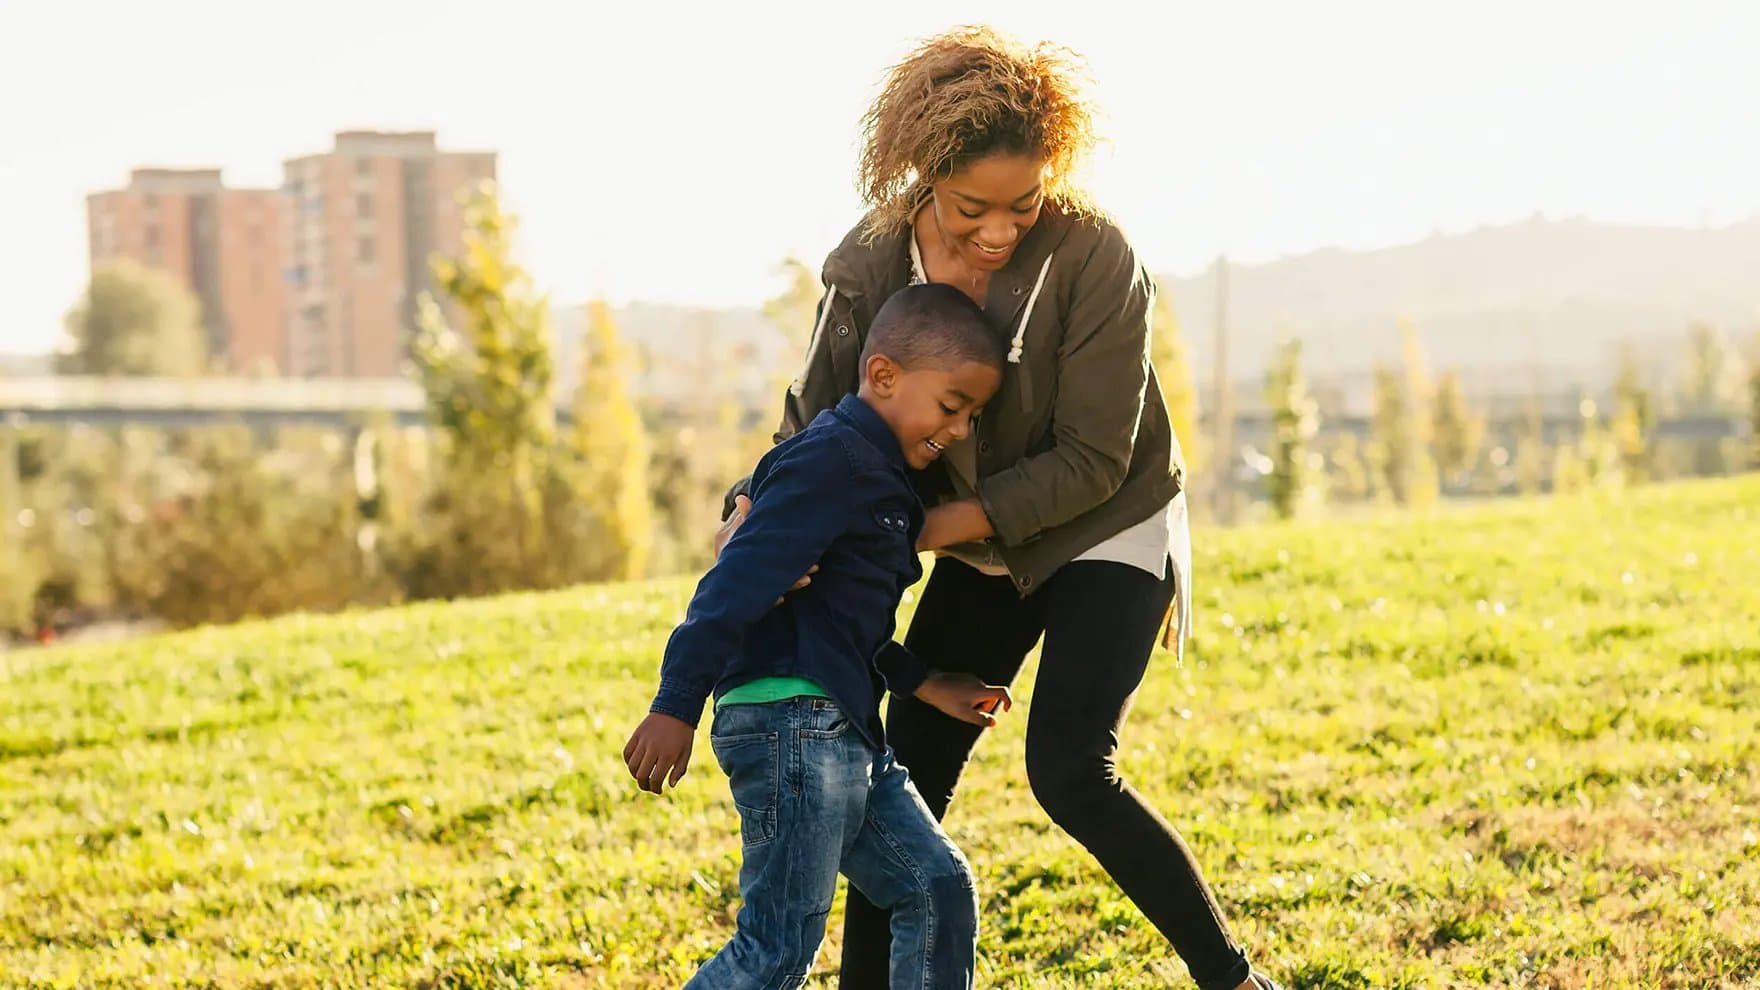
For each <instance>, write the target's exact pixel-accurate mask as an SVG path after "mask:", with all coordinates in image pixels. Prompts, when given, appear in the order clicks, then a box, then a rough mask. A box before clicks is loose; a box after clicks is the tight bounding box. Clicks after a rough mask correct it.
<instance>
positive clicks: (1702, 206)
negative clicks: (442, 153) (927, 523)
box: [0, 0, 1760, 351]
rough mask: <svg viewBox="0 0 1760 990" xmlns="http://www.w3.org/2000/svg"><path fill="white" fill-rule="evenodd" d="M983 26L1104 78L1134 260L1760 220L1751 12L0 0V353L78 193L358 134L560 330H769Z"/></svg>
mask: <svg viewBox="0 0 1760 990" xmlns="http://www.w3.org/2000/svg"><path fill="white" fill-rule="evenodd" d="M977 21H984V22H989V23H992V24H996V25H998V26H1000V27H1004V28H1006V29H1009V30H1011V31H1014V32H1015V33H1017V34H1019V35H1021V36H1023V37H1025V38H1027V39H1029V40H1032V39H1038V38H1049V39H1052V40H1056V41H1059V42H1061V43H1063V44H1066V45H1069V46H1070V47H1073V48H1075V49H1076V50H1078V51H1080V52H1082V53H1083V54H1085V55H1086V56H1087V57H1088V60H1089V62H1090V65H1091V66H1092V69H1093V73H1094V76H1095V78H1096V80H1097V82H1098V86H1099V95H1100V97H1101V100H1102V102H1103V104H1104V105H1105V107H1106V109H1107V112H1108V120H1107V122H1106V126H1105V130H1106V133H1107V134H1108V136H1109V137H1110V138H1111V145H1110V146H1109V147H1108V148H1107V149H1106V151H1105V152H1104V153H1103V155H1102V157H1101V159H1100V160H1099V161H1098V162H1097V165H1096V169H1095V178H1094V181H1095V186H1096V190H1097V192H1098V194H1099V197H1100V199H1101V201H1102V203H1104V204H1105V205H1106V206H1107V207H1108V208H1109V209H1110V210H1112V211H1113V212H1114V213H1115V214H1116V215H1118V216H1119V218H1120V219H1121V220H1122V221H1123V223H1124V225H1125V227H1126V229H1127V230H1128V231H1129V232H1130V234H1131V236H1132V238H1133V239H1134V241H1135V242H1136V243H1137V245H1138V248H1139V250H1140V251H1141V252H1142V253H1143V255H1144V256H1145V258H1146V259H1147V260H1148V262H1149V264H1150V266H1151V267H1152V268H1154V269H1156V270H1158V271H1178V272H1186V271H1191V270H1194V269H1197V268H1199V267H1202V266H1203V265H1204V264H1206V263H1207V262H1208V261H1209V259H1211V258H1213V257H1214V256H1215V255H1216V254H1218V253H1220V252H1227V253H1228V254H1230V255H1231V256H1232V257H1235V258H1238V259H1241V260H1245V261H1255V260H1265V259H1270V258H1273V257H1276V256H1278V255H1282V254H1289V253H1297V252H1302V251H1307V250H1311V249H1314V248H1317V247H1321V246H1326V245H1341V246H1345V247H1359V248H1360V247H1375V246H1381V245H1386V244H1392V243H1398V242H1401V241H1407V240H1412V239H1416V238H1419V237H1422V236H1424V235H1426V234H1428V233H1430V232H1431V231H1433V230H1460V229H1465V228H1470V227H1473V226H1477V225H1479V224H1482V223H1496V222H1508V221H1512V220H1516V219H1520V218H1522V217H1525V216H1528V215H1530V214H1533V213H1534V212H1536V211H1540V212H1544V213H1546V214H1548V215H1552V216H1563V215H1574V214H1582V215H1587V216H1590V217H1593V218H1597V219H1604V220H1617V221H1630V222H1642V223H1659V224H1679V225H1698V224H1706V223H1710V224H1721V223H1727V222H1731V221H1734V220H1738V219H1742V218H1745V217H1748V216H1751V215H1754V214H1755V213H1756V212H1760V117H1757V116H1756V107H1757V103H1756V100H1757V95H1760V48H1757V47H1756V40H1755V39H1756V38H1760V5H1755V4H1752V3H1743V2H1728V3H1722V4H1710V3H1684V2H1675V3H1670V4H1661V3H1629V4H1622V3H1618V2H1616V0H1600V2H1589V3H1565V2H1541V0H1526V2H1520V3H1486V2H1479V3H1472V4H1465V3H1450V4H1442V3H1411V2H1404V3H1386V4H1364V3H1340V2H1334V3H1312V2H1294V3H1287V4H1284V3H1249V2H1226V3H1221V2H1214V0H1211V2H1205V3H1186V2H1178V3H1169V2H1153V0H1152V2H1143V0H1133V2H1131V3H1129V4H1128V5H1127V4H1124V3H1116V4H1114V3H1106V2H1100V0H1078V2H1070V0H1062V2H1042V0H1005V2H995V3H975V2H974V3H959V2H951V0H950V2H941V3H920V2H913V0H883V2H879V3H872V4H866V5H837V4H829V3H823V2H818V3H801V4H787V5H782V4H763V3H757V4H730V3H725V2H721V3H704V4H700V5H692V4H689V3H682V2H676V0H675V2H671V3H628V4H626V3H616V4H612V3H597V2H592V3H554V2H550V3H539V2H515V0H497V2H495V3H489V2H486V0H476V2H470V3H465V2H456V0H416V2H403V0H398V2H391V0H367V2H362V0H349V2H336V0H302V2H297V3H291V4H281V5H269V6H265V5H262V4H255V3H239V2H237V0H218V2H197V0H159V2H155V3H139V2H136V0H129V2H111V3H98V2H80V0H66V2H55V3H28V2H26V0H0V94H4V95H3V96H0V196H3V197H4V199H3V200H0V205H3V209H0V218H3V223H4V231H5V236H3V237H0V301H3V306H4V308H3V309H0V351H8V350H12V351H17V350H45V349H48V348H49V347H51V346H52V345H53V343H54V341H55V339H56V337H57V335H58V333H59V328H60V322H61V316H62V314H63V312H64V311H65V310H66V309H67V307H68V306H69V304H70V303H72V301H73V300H74V298H75V297H76V296H77V295H78V293H79V291H80V289H81V286H82V284H83V281H84V279H85V277H86V275H87V271H86V269H87V263H86V234H85V205H84V197H85V194H86V193H87V192H90V191H93V190H97V189H104V188H112V187H116V186H120V185H122V184H124V183H125V182H126V180H127V175H128V171H129V169H130V168H131V167H134V166H137V165H164V166H200V165H218V166H220V167H222V168H223V169H224V170H225V177H226V179H227V181H228V183H229V184H232V185H279V184H280V182H281V162H282V160H283V159H285V158H289V157H293V156H296V155H300V154H306V153H311V152H316V151H322V150H327V149H328V148H329V147H330V141H331V134H332V133H333V132H334V131H337V130H344V129H351V128H378V129H393V130H405V129H426V128H433V129H436V130H438V131H439V132H440V141H441V144H442V146H444V147H450V148H457V149H478V148H488V149H494V150H496V151H499V152H500V155H501V158H500V166H501V178H502V184H503V188H504V191H505V195H506V198H507V200H508V202H509V204H510V205H511V206H512V208H513V209H514V210H516V211H517V212H518V213H519V214H520V215H521V216H522V218H523V224H524V225H523V228H522V232H523V238H522V254H523V258H524V260H525V261H526V262H527V264H528V265H529V267H530V268H531V269H532V270H533V271H534V272H535V273H536V275H537V277H538V280H539V282H540V284H542V285H543V286H544V287H545V288H547V289H548V290H550V291H551V292H552V293H553V294H554V296H555V298H557V299H559V300H562V301H568V302H573V301H576V300H579V299H581V298H583V297H585V296H587V295H589V294H603V295H606V296H608V297H609V298H611V299H613V300H614V301H617V302H623V301H627V300H631V299H652V300H666V301H676V302H690V303H704V304H713V305H733V304H751V303H756V302H758V301H760V300H762V299H763V298H765V297H766V296H768V295H770V294H772V293H773V292H774V291H775V289H776V288H777V286H778V284H779V283H778V281H777V279H776V277H775V274H774V267H775V265H776V263H777V261H778V260H779V259H781V258H782V257H783V256H785V255H787V254H789V253H791V252H793V253H799V254H801V255H803V256H806V257H808V258H810V259H811V260H812V263H813V264H814V265H815V266H816V265H817V264H818V262H819V260H820V259H821V258H822V257H823V255H824V252H825V251H826V250H827V249H828V248H829V247H830V246H831V245H832V244H834V243H835V242H836V240H837V239H838V237H839V236H840V235H841V234H842V232H843V231H844V230H846V229H847V228H848V227H849V226H850V225H851V224H852V223H853V222H854V221H855V220H856V218H857V215H858V214H857V208H858V203H857V199H856V197H855V194H854V192H853V187H852V174H853V163H854V158H855V142H856V124H857V119H858V117H859V116H860V114H861V111H862V109H863V107H864V106H865V104H866V101H867V99H868V98H869V97H870V96H871V95H872V94H873V92H874V90H875V88H876V85H877V83H878V81H879V79H880V78H881V76H882V74H883V72H884V70H885V69H886V67H887V66H889V65H890V64H891V63H892V62H894V61H895V60H896V59H897V58H899V57H900V56H901V55H902V54H903V53H904V52H905V51H907V50H908V48H909V47H910V45H911V43H912V41H913V40H915V39H917V38H920V37H922V36H924V35H927V34H931V33H934V32H936V31H938V30H941V29H943V28H945V27H947V26H949V25H952V24H955V23H963V22H977Z"/></svg>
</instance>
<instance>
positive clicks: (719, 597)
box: [648, 439, 854, 725]
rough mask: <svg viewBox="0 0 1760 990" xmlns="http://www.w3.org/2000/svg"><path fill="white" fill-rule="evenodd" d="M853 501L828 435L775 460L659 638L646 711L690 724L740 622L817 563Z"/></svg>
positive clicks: (759, 613) (839, 453) (735, 641)
mask: <svg viewBox="0 0 1760 990" xmlns="http://www.w3.org/2000/svg"><path fill="white" fill-rule="evenodd" d="M853 498H854V493H853V486H852V485H851V484H850V466H849V455H848V454H846V453H845V452H844V451H843V449H842V447H841V446H839V445H838V443H837V441H836V440H834V439H831V440H827V441H822V442H813V441H812V440H811V439H809V440H808V441H807V442H805V443H801V444H798V445H796V446H795V448H794V449H792V450H789V451H786V452H784V453H783V454H782V456H781V457H779V458H777V460H776V461H775V463H773V464H772V465H771V467H770V473H769V475H768V476H766V478H765V479H764V488H763V497H762V498H760V499H759V500H757V501H756V502H754V503H753V504H752V512H751V515H750V516H749V517H747V519H746V521H745V523H744V524H743V525H741V526H740V527H739V529H738V531H736V532H735V533H734V534H733V538H732V539H730V540H729V541H728V542H727V546H726V547H725V548H724V549H723V550H722V551H721V557H720V559H719V560H717V561H716V562H715V565H714V566H713V567H711V568H709V572H708V573H707V574H705V575H703V579H702V581H700V582H698V584H697V590H696V594H694V595H693V596H692V597H691V603H690V607H689V608H688V609H686V611H685V619H684V622H683V623H681V624H680V625H679V627H678V628H677V629H675V630H673V632H672V638H671V639H670V640H668V641H667V644H666V657H665V659H664V660H663V661H662V662H661V665H660V689H659V691H658V692H657V693H656V694H655V696H654V702H653V704H652V705H650V706H649V709H648V710H649V711H652V712H659V713H661V714H663V715H670V716H672V717H674V718H676V719H679V720H681V721H683V722H687V723H689V724H691V725H696V724H697V721H698V720H699V719H700V718H701V717H702V714H703V705H704V703H705V702H706V701H707V700H708V697H709V693H710V692H711V691H712V690H714V688H715V682H716V681H717V680H719V679H720V677H721V673H722V671H723V670H725V669H726V668H727V662H728V660H729V659H730V658H731V657H732V656H733V654H734V652H735V651H736V650H738V649H739V646H740V642H741V640H742V639H743V638H744V636H745V632H746V629H747V627H749V626H750V625H751V624H752V623H754V622H756V621H758V619H760V618H762V617H763V615H764V613H766V612H768V611H769V610H770V609H771V608H772V607H773V606H774V605H775V604H776V600H777V599H778V598H779V597H781V596H782V595H783V594H784V593H785V592H787V591H788V590H789V589H790V588H792V587H794V585H795V582H796V581H798V580H799V579H800V576H801V575H802V574H805V573H806V572H807V569H808V568H809V567H811V566H813V565H814V564H816V563H818V561H819V558H820V557H821V556H823V555H824V553H825V549H826V548H827V547H828V546H830V545H831V541H832V540H834V539H836V538H837V536H838V535H839V534H840V533H842V532H843V530H844V528H845V527H846V526H848V524H849V520H850V518H851V515H850V513H851V506H852V505H853V504H854V503H853Z"/></svg>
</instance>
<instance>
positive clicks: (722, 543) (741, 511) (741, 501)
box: [715, 495, 819, 605]
mask: <svg viewBox="0 0 1760 990" xmlns="http://www.w3.org/2000/svg"><path fill="white" fill-rule="evenodd" d="M751 512H752V500H751V499H749V498H747V497H746V496H744V495H735V496H734V497H733V512H732V513H731V514H729V515H728V517H727V521H726V522H724V523H722V524H721V528H720V529H718V530H716V531H715V559H716V560H720V559H721V551H722V550H724V549H726V548H727V541H728V540H731V539H733V532H734V530H736V529H739V526H740V523H743V522H745V521H746V516H748V515H750V514H751ZM817 573H819V565H818V564H814V565H813V566H811V567H809V568H807V573H805V574H803V575H801V579H800V580H799V581H796V582H795V583H794V587H792V588H790V589H788V590H789V591H799V590H801V589H802V588H805V587H806V586H807V585H809V584H812V583H813V575H815V574H817ZM776 604H778V605H781V604H782V599H780V598H778V599H776Z"/></svg>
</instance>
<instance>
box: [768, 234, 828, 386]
mask: <svg viewBox="0 0 1760 990" xmlns="http://www.w3.org/2000/svg"><path fill="white" fill-rule="evenodd" d="M777 274H779V275H781V276H782V278H783V281H784V284H783V288H782V291H781V292H780V293H778V294H777V295H775V296H772V297H771V298H769V299H767V300H765V301H764V315H765V316H766V317H768V318H769V320H770V322H771V323H773V324H775V326H776V329H777V330H779V331H781V332H782V335H783V337H784V338H785V339H787V341H788V343H789V346H790V350H791V360H792V358H793V357H798V356H800V355H801V354H802V353H804V352H805V351H806V349H807V344H808V342H809V338H811V337H812V335H813V326H814V324H815V323H817V322H818V321H817V320H816V319H815V317H816V316H817V315H818V311H819V300H820V298H822V297H823V296H824V295H825V289H824V287H823V286H821V285H820V284H819V275H818V273H816V272H814V271H813V269H812V267H811V266H809V265H808V264H807V263H806V262H804V261H802V260H801V259H799V258H796V257H794V256H792V255H791V256H789V257H787V258H784V259H783V260H782V264H780V265H778V266H777Z"/></svg>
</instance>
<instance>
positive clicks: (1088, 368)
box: [978, 226, 1155, 544]
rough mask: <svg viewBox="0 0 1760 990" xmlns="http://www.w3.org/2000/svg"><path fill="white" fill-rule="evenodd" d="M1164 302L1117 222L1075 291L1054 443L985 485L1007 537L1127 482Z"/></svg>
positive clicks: (1057, 518)
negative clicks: (1152, 321) (1159, 304)
mask: <svg viewBox="0 0 1760 990" xmlns="http://www.w3.org/2000/svg"><path fill="white" fill-rule="evenodd" d="M1154 298H1155V288H1154V283H1152V282H1151V281H1150V280H1149V276H1148V274H1147V273H1146V272H1145V271H1144V270H1143V267H1142V265H1141V264H1140V263H1139V262H1138V261H1137V255H1136V252H1135V251H1133V250H1132V249H1131V246H1130V244H1129V243H1128V242H1127V241H1126V240H1125V239H1124V235H1123V234H1122V233H1121V232H1119V230H1118V229H1117V228H1115V227H1111V226H1108V227H1106V228H1105V231H1104V233H1103V234H1102V235H1101V238H1100V241H1099V243H1098V244H1096V245H1095V247H1094V250H1093V252H1092V253H1091V254H1089V256H1088V258H1087V259H1086V260H1085V262H1084V264H1083V268H1082V270H1081V272H1080V273H1079V274H1078V275H1077V276H1076V284H1075V286H1074V288H1073V290H1072V297H1071V300H1070V305H1069V314H1068V316H1067V324H1068V326H1067V330H1066V333H1065V335H1064V341H1063V345H1062V347H1061V348H1060V349H1059V352H1058V355H1057V361H1058V373H1057V377H1058V387H1057V398H1056V399H1055V400H1054V405H1053V407H1052V411H1051V431H1052V446H1051V448H1050V449H1049V450H1046V451H1045V452H1043V453H1040V454H1035V455H1033V456H1032V457H1027V458H1023V459H1022V460H1020V461H1018V462H1017V463H1015V464H1014V465H1012V466H1010V467H1008V468H1005V469H1003V470H1001V471H998V472H997V473H995V474H993V475H990V476H988V477H986V478H984V479H983V480H981V481H980V482H979V483H978V498H979V499H980V500H981V501H982V503H983V509H984V513H985V515H986V516H987V517H988V518H989V521H990V523H991V525H992V526H993V527H994V528H995V531H996V534H997V535H998V536H1000V537H1001V538H1002V540H1003V542H1005V543H1009V544H1020V543H1025V542H1026V541H1027V540H1029V539H1031V538H1032V537H1033V536H1035V535H1037V534H1038V533H1040V532H1042V531H1044V530H1047V529H1050V528H1052V527H1054V526H1058V525H1061V524H1062V523H1066V522H1068V521H1069V520H1071V519H1074V518H1075V517H1077V516H1079V515H1081V514H1082V513H1084V512H1087V511H1088V510H1090V509H1093V508H1094V507H1095V506H1098V505H1099V504H1100V503H1102V502H1104V501H1106V500H1107V499H1109V498H1111V497H1112V495H1113V493H1114V492H1116V491H1118V489H1119V486H1120V485H1122V484H1124V479H1125V474H1126V473H1127V472H1128V471H1129V469H1130V463H1131V451H1132V448H1133V447H1134V446H1135V445H1136V439H1137V425H1138V423H1139V422H1140V421H1141V419H1142V416H1143V396H1144V389H1145V388H1146V387H1147V385H1148V380H1149V312H1150V308H1151V304H1152V303H1153V302H1154ZM1030 341H1031V338H1029V343H1028V346H1029V347H1030V346H1031V342H1030Z"/></svg>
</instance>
